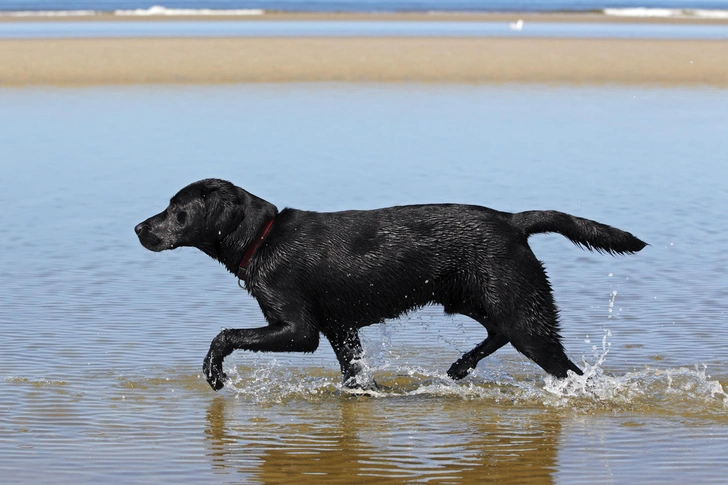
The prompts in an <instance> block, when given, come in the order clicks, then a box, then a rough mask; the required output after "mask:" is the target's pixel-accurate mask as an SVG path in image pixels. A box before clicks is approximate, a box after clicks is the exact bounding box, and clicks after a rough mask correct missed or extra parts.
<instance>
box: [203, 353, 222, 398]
mask: <svg viewBox="0 0 728 485" xmlns="http://www.w3.org/2000/svg"><path fill="white" fill-rule="evenodd" d="M202 373H203V375H204V376H205V379H207V383H208V384H210V387H211V388H212V390H213V391H219V390H220V389H222V388H223V387H224V386H225V381H227V375H226V374H225V372H223V370H222V359H218V358H215V357H214V355H213V353H212V352H208V354H207V357H205V361H204V362H203V363H202Z"/></svg>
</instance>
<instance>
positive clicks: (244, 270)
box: [238, 217, 276, 281]
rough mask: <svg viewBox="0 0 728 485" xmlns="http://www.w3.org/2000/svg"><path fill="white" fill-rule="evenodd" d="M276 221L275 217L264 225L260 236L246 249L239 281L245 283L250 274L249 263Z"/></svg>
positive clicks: (240, 266) (239, 271) (259, 233)
mask: <svg viewBox="0 0 728 485" xmlns="http://www.w3.org/2000/svg"><path fill="white" fill-rule="evenodd" d="M275 220H276V218H275V217H273V218H271V219H270V220H269V221H268V222H267V223H266V224H264V225H263V226H262V227H261V228H260V230H259V231H258V234H256V236H255V239H253V240H252V241H251V242H250V244H248V246H247V247H246V248H245V252H244V253H243V257H242V258H241V259H240V264H239V265H238V278H239V279H241V280H243V281H245V279H246V277H247V274H248V263H250V258H252V257H253V254H255V251H256V250H257V249H258V246H260V243H261V242H263V239H265V236H267V235H268V231H270V228H271V227H272V226H273V222H274V221H275Z"/></svg>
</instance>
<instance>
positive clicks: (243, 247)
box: [197, 204, 278, 279]
mask: <svg viewBox="0 0 728 485" xmlns="http://www.w3.org/2000/svg"><path fill="white" fill-rule="evenodd" d="M277 215H278V209H276V207H275V206H274V205H273V204H268V207H265V209H264V210H260V209H259V210H258V211H256V216H255V217H254V218H253V217H246V218H244V219H243V220H242V222H241V223H240V224H239V225H238V226H237V227H236V228H235V230H234V231H232V232H230V233H228V234H226V235H225V236H224V237H223V238H222V239H219V240H215V241H209V242H207V243H204V244H202V245H199V246H197V249H199V250H200V251H202V252H203V253H205V254H207V255H208V256H210V257H211V258H213V259H215V260H217V261H219V262H220V263H222V264H223V266H225V268H226V269H227V270H228V271H229V272H230V273H232V274H234V275H236V276H238V272H239V270H240V267H241V264H242V263H243V262H245V265H244V266H245V267H246V268H247V265H248V262H250V258H252V256H253V253H254V252H255V251H256V250H257V249H258V246H259V245H260V243H261V241H262V240H263V238H264V237H265V236H266V235H267V233H268V232H269V231H270V228H271V227H272V224H273V221H274V220H275V218H276V216H277ZM251 235H252V236H251ZM248 253H249V254H248ZM241 279H244V278H241Z"/></svg>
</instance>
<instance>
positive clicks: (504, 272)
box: [135, 179, 645, 390]
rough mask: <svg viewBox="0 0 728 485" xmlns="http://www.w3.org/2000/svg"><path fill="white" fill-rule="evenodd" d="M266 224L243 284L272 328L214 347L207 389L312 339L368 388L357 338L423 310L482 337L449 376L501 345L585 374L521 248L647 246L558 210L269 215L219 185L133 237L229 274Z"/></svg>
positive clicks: (546, 288) (231, 336)
mask: <svg viewBox="0 0 728 485" xmlns="http://www.w3.org/2000/svg"><path fill="white" fill-rule="evenodd" d="M273 217H275V222H274V224H273V226H272V228H271V229H270V232H268V234H267V235H266V236H265V239H264V240H263V242H262V243H261V244H260V246H259V247H258V249H257V251H256V252H255V253H254V255H253V257H252V259H251V260H250V264H249V267H248V269H247V273H246V280H247V281H246V288H247V290H248V292H249V293H250V294H251V295H252V296H253V297H254V298H255V299H256V300H257V301H258V303H259V305H260V308H261V310H262V311H263V315H264V316H265V319H266V321H267V322H268V325H267V326H265V327H262V328H256V329H225V330H223V331H222V332H220V334H219V335H218V336H217V337H215V339H214V340H213V341H212V343H211V345H210V350H209V352H208V354H207V356H206V357H205V360H204V364H203V371H204V374H205V377H206V378H207V381H208V382H209V383H210V386H211V387H212V388H213V389H215V390H218V389H220V388H222V387H223V385H224V381H225V378H226V376H225V374H224V373H223V370H222V362H223V359H224V358H225V357H226V356H227V355H229V354H230V353H232V352H233V351H234V350H237V349H244V350H252V351H265V352H313V351H315V350H316V349H317V348H318V345H319V336H320V335H323V336H324V337H326V338H327V339H328V340H329V342H330V343H331V346H332V347H333V349H334V352H335V353H336V356H337V358H338V360H339V364H340V365H341V372H342V374H343V377H344V383H345V385H347V386H349V387H366V386H368V385H371V383H366V382H361V381H360V379H359V378H360V372H361V368H360V365H359V358H360V357H361V354H362V348H361V344H360V342H359V335H358V329H359V328H362V327H365V326H367V325H371V324H374V323H379V322H383V321H384V320H386V319H390V318H396V317H398V316H400V315H402V314H403V313H405V312H407V311H410V310H413V309H417V308H421V307H423V306H425V305H428V304H433V303H434V304H440V305H442V306H443V307H444V310H445V312H446V313H449V314H456V313H459V314H463V315H467V316H469V317H471V318H473V319H474V320H476V321H477V322H479V323H480V324H481V325H483V326H484V327H485V329H486V330H487V332H488V337H487V338H486V339H485V340H483V342H481V343H480V344H478V345H477V346H476V347H475V348H474V349H473V350H471V351H470V352H468V353H466V354H465V355H463V356H462V357H461V358H460V359H458V360H457V361H456V362H455V363H454V364H452V366H451V367H450V369H449V370H448V375H449V376H450V377H452V378H453V379H461V378H463V377H465V376H466V375H467V374H468V373H469V372H470V370H472V369H473V368H475V366H476V365H477V364H478V362H479V361H480V360H481V359H483V358H484V357H486V356H488V355H490V354H491V353H493V352H495V351H496V350H498V349H499V348H500V347H502V346H503V345H505V344H507V343H510V344H511V345H513V346H514V347H515V348H516V349H517V350H518V351H519V352H521V353H522V354H524V355H525V356H527V357H528V358H530V359H531V360H533V361H534V362H535V363H536V364H538V365H539V366H541V368H543V369H544V370H545V371H546V372H548V373H549V374H551V375H553V376H556V377H560V378H562V377H566V376H567V371H569V370H571V371H573V372H575V373H577V374H581V373H582V372H581V370H580V369H579V368H578V367H577V366H576V365H575V364H574V363H573V362H571V361H570V360H569V359H568V357H567V356H566V354H565V353H564V348H563V345H562V344H561V338H560V335H559V320H558V310H557V308H556V305H555V304H554V300H553V296H552V291H551V286H550V284H549V282H548V279H547V277H546V273H545V271H544V268H543V265H542V264H541V262H540V261H539V260H538V259H537V258H536V256H535V255H534V254H533V252H532V251H531V249H530V247H529V246H528V242H527V241H528V237H529V236H530V235H531V234H536V233H545V232H556V233H559V234H562V235H564V236H566V237H568V238H569V239H570V240H571V241H572V242H574V243H575V244H577V245H581V246H583V247H585V248H587V249H591V250H597V251H603V252H607V253H612V254H614V253H633V252H636V251H639V250H641V249H642V248H644V247H645V243H644V242H642V241H640V240H639V239H637V238H636V237H634V236H632V235H631V234H629V233H627V232H624V231H620V230H619V229H616V228H613V227H610V226H606V225H603V224H599V223H597V222H594V221H590V220H587V219H582V218H579V217H574V216H571V215H568V214H564V213H561V212H556V211H529V212H521V213H516V214H511V213H507V212H499V211H495V210H492V209H488V208H485V207H480V206H475V205H456V204H437V205H410V206H399V207H388V208H384V209H377V210H367V211H344V212H330V213H322V212H309V211H301V210H296V209H288V208H286V209H283V210H282V211H280V213H279V212H278V209H277V208H276V207H275V206H274V205H272V204H270V203H269V202H266V201H265V200H263V199H260V198H258V197H256V196H254V195H252V194H250V193H249V192H246V191H245V190H243V189H241V188H239V187H236V186H235V185H233V184H231V183H230V182H226V181H223V180H217V179H206V180H201V181H199V182H195V183H193V184H191V185H189V186H187V187H185V188H183V189H182V190H180V191H179V192H178V193H177V194H176V195H175V196H174V197H172V199H171V201H170V205H169V207H168V208H167V209H166V210H165V211H163V212H161V213H160V214H157V215H156V216H153V217H151V218H149V219H147V220H146V221H144V222H142V223H141V224H139V225H137V226H136V228H135V231H136V233H137V235H138V236H139V240H140V242H141V243H142V245H143V246H144V247H146V248H147V249H150V250H152V251H162V250H165V249H174V248H176V247H180V246H191V247H196V248H198V249H200V250H202V251H203V252H205V253H206V254H208V255H209V256H211V257H213V258H214V259H217V260H218V261H220V262H221V263H222V264H223V265H225V267H226V268H227V269H228V270H229V271H230V272H231V273H233V274H237V271H238V265H239V264H240V261H241V259H242V257H243V253H244V251H245V248H246V247H248V246H249V245H250V244H251V242H252V241H253V239H254V238H255V237H256V235H258V234H259V231H260V229H261V227H263V226H264V224H266V222H267V221H269V220H270V219H271V218H273Z"/></svg>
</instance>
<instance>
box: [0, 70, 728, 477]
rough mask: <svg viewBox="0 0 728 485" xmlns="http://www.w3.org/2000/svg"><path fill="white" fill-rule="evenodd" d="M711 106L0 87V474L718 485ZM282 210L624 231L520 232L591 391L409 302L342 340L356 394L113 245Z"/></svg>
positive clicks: (720, 102)
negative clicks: (214, 374) (227, 216)
mask: <svg viewBox="0 0 728 485" xmlns="http://www.w3.org/2000/svg"><path fill="white" fill-rule="evenodd" d="M726 112H728V91H726V90H717V89H682V88H681V89H677V88H676V89H645V88H634V87H594V88H591V87H584V88H558V87H545V86H544V87H537V86H536V87H534V86H524V87H520V86H501V87H477V86H459V85H437V86H421V85H337V84H315V85H309V84H298V85H297V84H285V85H241V86H225V87H217V86H215V87H166V86H145V87H102V88H88V89H55V88H53V89H50V88H48V89H46V88H32V89H2V90H0V146H1V147H3V148H2V158H1V159H0V167H2V174H3V177H2V178H1V179H0V204H1V205H2V207H3V210H2V212H1V213H0V214H2V215H1V216H0V218H1V219H0V220H1V221H2V224H0V233H1V235H0V268H2V271H1V272H0V303H1V304H0V322H2V328H3V335H2V339H0V457H1V458H0V475H1V476H3V481H4V483H45V482H50V481H52V482H53V483H58V484H65V483H69V484H71V483H72V484H78V483H99V482H101V481H108V482H109V483H134V484H138V483H159V482H160V481H162V480H165V481H173V482H175V483H189V484H201V483H202V484H204V483H289V482H292V481H297V482H301V483H353V482H356V483H381V482H382V481H386V482H391V483H419V482H425V481H434V482H436V483H480V482H482V481H484V480H494V481H495V480H504V481H522V482H528V483H544V484H547V483H548V484H550V483H558V484H565V483H583V482H584V480H585V477H588V479H589V481H590V482H593V483H636V482H640V483H657V482H659V483H688V482H692V483H724V482H725V476H726V473H727V472H728V465H726V464H725V456H726V453H728V440H726V438H725V435H726V432H728V416H727V413H728V410H727V409H726V397H727V396H726V394H725V383H726V382H728V364H726V363H727V362H728V345H726V344H727V343H728V321H727V320H728V316H727V313H728V308H727V305H726V301H728V298H727V297H728V277H726V275H725V268H726V267H728V255H726V252H725V248H726V247H727V246H728V236H727V234H726V231H725V229H724V228H725V227H726V226H727V223H728V221H727V220H726V212H725V210H724V208H725V207H726V205H727V203H728V189H727V187H728V168H726V164H725V154H726V153H728V124H727V123H726V118H725V113H726ZM204 177H221V178H226V179H229V180H232V181H234V182H235V183H237V184H239V185H241V186H243V187H245V188H246V189H248V190H249V191H251V192H253V193H254V194H256V195H259V196H261V197H264V198H266V199H267V200H270V201H271V202H273V203H275V204H277V205H278V207H279V208H282V207H285V206H291V207H297V208H302V209H315V210H342V209H350V208H357V209H366V208H375V207H382V206H388V205H393V204H405V203H426V202H462V203H474V204H481V205H486V206H490V207H494V208H497V209H500V210H508V211H520V210H529V209H536V208H543V209H557V210H562V211H566V212H570V213H574V214H577V215H581V216H584V217H589V218H592V219H596V220H598V221H601V222H606V223H609V224H613V225H615V226H617V227H620V228H623V229H625V230H628V231H631V232H633V233H635V234H636V235H637V236H639V237H640V238H642V239H644V240H645V241H647V242H649V243H650V246H649V247H647V248H646V249H645V250H644V251H642V252H641V253H639V254H636V255H632V256H629V257H618V258H613V257H609V256H604V255H598V254H591V253H588V252H585V251H582V250H580V249H578V248H575V247H574V246H573V245H572V244H571V243H569V242H568V241H567V240H566V239H564V238H562V237H561V236H558V235H541V236H537V237H533V238H531V246H532V247H533V249H534V252H535V253H536V254H537V256H539V258H541V259H542V260H543V261H544V263H545V265H546V268H547V270H548V273H549V276H550V279H551V282H552V284H553V286H554V290H555V296H556V300H557V303H558V304H559V306H560V308H561V315H562V321H563V336H564V344H565V347H566V349H567V352H568V354H569V355H570V356H571V357H572V359H573V360H574V361H575V362H577V363H578V364H579V365H580V366H582V368H584V369H585V371H586V378H572V379H569V380H567V381H563V382H559V381H554V380H551V379H549V378H546V377H545V375H544V374H543V372H542V371H541V369H540V368H538V367H537V366H535V365H534V364H532V363H531V362H530V361H528V360H527V359H525V358H523V357H522V356H520V355H519V354H517V353H516V352H515V351H514V350H513V349H511V348H504V349H502V350H500V351H498V352H497V353H496V354H494V355H493V356H491V357H489V358H487V359H485V360H484V361H483V362H481V364H480V365H479V366H478V369H477V370H476V371H475V373H474V375H472V376H471V377H468V378H467V379H465V380H464V381H461V382H458V383H454V382H451V381H450V380H448V379H447V377H446V375H445V371H446V370H447V368H448V367H449V365H450V364H451V363H452V362H453V361H454V360H456V359H457V358H458V357H459V356H460V355H461V354H462V353H463V352H465V351H467V350H470V349H471V348H472V347H473V346H474V345H475V344H476V343H477V342H479V341H480V340H482V339H483V338H484V337H485V334H484V331H483V329H482V328H481V327H480V326H479V325H478V324H476V323H474V322H472V321H470V320H468V319H466V318H463V317H454V318H453V317H446V316H444V315H443V314H442V311H441V309H440V308H438V307H428V308H426V309H424V310H422V311H420V312H415V313H413V314H411V315H409V316H407V317H406V318H403V319H402V320H399V321H395V322H390V323H388V324H387V325H378V326H373V327H370V328H369V329H367V330H366V332H364V335H363V340H364V345H365V348H366V353H367V355H366V362H367V365H368V366H369V368H370V370H371V372H372V374H373V375H374V376H375V378H376V379H377V381H378V382H379V383H380V384H381V386H382V391H381V393H379V394H378V395H375V396H368V397H366V396H352V395H350V394H348V393H346V392H344V391H342V390H341V388H340V377H339V375H338V365H337V363H336V360H335V358H334V356H333V352H332V351H331V349H330V348H329V347H328V344H327V343H326V342H325V341H323V342H322V344H321V347H320V348H319V350H318V351H317V352H316V353H315V354H312V355H287V354H278V355H272V354H251V353H244V352H238V353H235V354H233V355H232V356H231V357H230V358H228V359H227V360H226V364H225V367H226V371H227V372H228V373H229V374H231V376H232V378H233V382H232V384H231V386H229V387H228V388H226V389H224V390H223V391H222V392H220V393H214V392H213V391H211V390H210V389H209V387H208V386H207V384H206V383H205V381H204V379H203V378H202V377H201V363H202V358H203V357H204V355H205V353H206V351H207V347H208V345H209V342H210V340H211V339H212V338H213V337H214V336H215V335H216V334H217V332H218V331H219V330H220V329H221V328H224V327H229V326H238V327H253V326H260V325H262V324H263V323H264V322H263V318H262V316H261V314H260V310H259V308H258V307H257V304H256V303H255V301H253V300H252V299H251V298H250V297H248V296H247V295H246V294H245V293H244V292H243V291H242V290H240V289H239V288H238V286H237V284H236V280H235V279H234V278H233V277H232V276H231V275H229V274H227V273H226V272H225V270H224V269H223V268H222V267H221V266H220V265H219V264H217V263H215V262H214V261H212V260H211V259H209V258H208V257H207V256H205V255H203V254H201V253H199V252H197V251H196V250H193V249H179V250H175V251H171V252H165V253H159V254H155V253H151V252H149V251H146V250H145V249H143V248H142V247H141V246H140V245H139V243H138V241H137V239H136V236H135V234H134V232H133V227H134V225H135V224H136V223H138V222H140V221H141V220H143V219H145V218H146V217H148V216H150V215H152V214H154V213H157V212H159V211H160V210H162V209H163V208H164V207H165V206H166V204H167V201H168V199H169V197H170V196H171V195H173V194H174V193H175V192H176V191H177V190H178V189H179V188H181V187H182V186H184V185H186V184H188V183H190V182H192V181H194V180H197V179H200V178H204Z"/></svg>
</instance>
